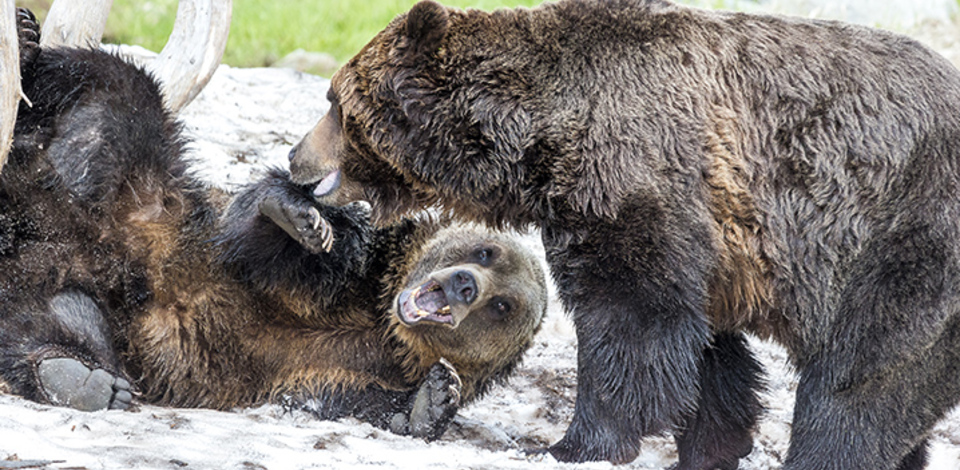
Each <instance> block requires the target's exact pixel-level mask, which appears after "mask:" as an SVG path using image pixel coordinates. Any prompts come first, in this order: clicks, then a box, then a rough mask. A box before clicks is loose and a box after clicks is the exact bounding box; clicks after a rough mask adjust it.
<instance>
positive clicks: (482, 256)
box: [474, 247, 496, 266]
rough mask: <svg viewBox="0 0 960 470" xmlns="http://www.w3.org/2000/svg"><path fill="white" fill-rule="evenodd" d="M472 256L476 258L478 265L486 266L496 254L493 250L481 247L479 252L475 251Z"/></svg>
mask: <svg viewBox="0 0 960 470" xmlns="http://www.w3.org/2000/svg"><path fill="white" fill-rule="evenodd" d="M474 256H475V257H476V259H477V262H478V263H479V264H480V265H482V266H488V265H489V264H490V262H491V261H493V258H494V256H496V252H495V251H494V250H493V248H490V247H482V248H480V249H479V250H477V252H476V254H475V255H474Z"/></svg>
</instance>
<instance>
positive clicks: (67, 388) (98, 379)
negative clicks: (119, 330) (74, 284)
mask: <svg viewBox="0 0 960 470" xmlns="http://www.w3.org/2000/svg"><path fill="white" fill-rule="evenodd" d="M48 313H49V318H50V319H52V320H53V321H54V323H55V324H56V327H57V328H58V329H60V330H62V331H63V332H64V334H65V338H67V339H68V341H65V343H66V344H64V345H51V346H50V347H45V348H44V350H43V352H41V353H39V354H36V356H37V360H36V365H35V374H36V383H37V384H38V385H39V388H40V391H41V392H42V395H43V396H45V397H46V398H47V399H48V400H49V401H50V402H51V403H53V404H55V405H59V406H67V407H70V408H75V409H78V410H81V411H95V410H101V409H106V408H111V409H126V408H128V407H129V406H130V404H131V402H132V399H133V394H132V387H131V385H130V382H128V381H127V380H126V379H124V378H123V377H120V376H119V375H116V374H114V373H112V372H109V371H108V370H107V369H105V368H103V367H100V366H97V365H93V364H92V363H91V361H90V360H88V359H82V358H80V357H79V355H73V354H70V353H69V352H68V351H72V350H78V351H84V352H85V354H86V355H89V356H91V358H92V359H93V361H94V362H100V363H102V364H104V365H107V364H109V366H111V367H113V368H114V369H117V367H118V366H117V361H116V355H115V354H114V351H113V347H112V345H111V343H110V341H109V339H108V334H107V327H106V323H105V319H104V318H103V312H102V311H101V310H100V307H99V306H98V305H97V304H96V302H94V300H93V299H91V298H90V297H89V296H87V295H85V294H83V293H81V292H77V291H65V292H61V293H60V294H57V295H56V296H54V297H53V299H51V300H50V303H49V311H48ZM58 346H60V347H58Z"/></svg>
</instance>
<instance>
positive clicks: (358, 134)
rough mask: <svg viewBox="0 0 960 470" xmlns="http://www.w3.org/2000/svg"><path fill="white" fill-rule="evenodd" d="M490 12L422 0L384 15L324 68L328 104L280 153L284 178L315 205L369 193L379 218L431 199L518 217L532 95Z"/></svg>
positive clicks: (527, 178)
mask: <svg viewBox="0 0 960 470" xmlns="http://www.w3.org/2000/svg"><path fill="white" fill-rule="evenodd" d="M503 13H504V14H506V12H503ZM497 14H498V13H494V14H492V15H493V16H491V14H488V13H484V12H479V11H474V10H468V11H461V10H457V9H448V8H446V7H444V6H442V5H439V4H437V3H435V2H432V1H429V0H424V1H422V2H420V3H418V4H416V5H415V6H414V7H413V8H412V9H411V10H410V11H409V12H408V13H407V14H404V15H400V16H398V17H397V18H396V19H394V20H393V22H391V23H390V24H389V25H388V26H387V28H386V29H384V30H383V31H381V32H380V33H379V34H378V35H377V36H376V37H374V39H373V40H372V41H371V42H370V43H369V44H367V45H366V46H365V47H364V48H363V49H362V50H361V51H360V52H359V53H358V54H357V55H356V56H355V57H354V58H352V59H351V60H350V61H349V62H348V63H347V64H346V65H344V67H342V68H341V69H340V70H339V71H338V72H337V73H336V74H335V75H334V76H333V78H332V80H331V86H330V90H329V93H328V97H327V98H328V99H329V101H330V109H329V111H328V112H327V114H326V115H325V116H323V118H322V119H321V120H320V121H319V123H318V124H317V125H316V127H315V128H314V129H313V130H311V131H310V132H309V133H308V134H307V135H306V136H305V137H304V138H303V140H302V141H301V142H300V143H298V144H297V145H296V146H295V147H294V149H293V150H292V151H291V153H290V159H291V161H290V170H291V174H292V176H293V179H294V181H295V182H297V183H298V184H305V185H315V186H314V187H315V190H314V195H315V196H316V197H317V198H318V200H319V201H320V202H321V203H325V204H344V203H347V202H350V201H354V200H358V199H362V200H367V201H369V202H370V203H371V204H372V206H373V208H374V213H373V219H374V221H376V222H377V223H384V222H389V221H392V220H395V219H396V218H397V217H399V216H401V215H403V214H405V213H407V212H409V210H411V209H417V208H423V207H426V206H429V205H432V204H434V203H437V202H441V203H443V204H444V206H445V207H446V208H447V209H451V210H453V212H455V213H456V214H457V215H458V216H461V217H464V218H466V219H470V220H476V221H483V222H492V223H493V224H494V225H497V226H500V225H502V221H504V220H508V221H518V222H520V223H523V222H526V221H525V220H518V219H523V216H522V215H523V214H530V213H532V212H534V210H535V209H536V208H535V207H531V205H535V204H536V203H537V202H536V201H533V200H531V198H529V197H528V196H529V194H531V191H526V190H525V187H526V186H530V185H532V184H536V183H537V181H540V180H542V178H541V175H539V174H537V172H531V171H528V170H526V168H527V167H536V166H542V165H528V164H527V163H529V162H528V161H526V160H529V159H531V158H532V159H536V158H537V152H530V151H528V150H529V149H530V148H531V147H532V144H533V138H532V136H533V135H534V132H533V129H531V126H532V122H533V119H532V117H531V115H530V114H529V112H528V109H532V106H530V105H529V102H530V101H531V100H533V99H535V93H533V92H532V91H531V90H532V88H531V86H530V82H529V80H528V77H525V76H524V75H523V74H522V69H523V67H522V65H523V62H525V59H523V58H521V57H517V58H514V57H513V56H512V55H511V52H510V50H511V48H512V47H515V45H514V44H511V42H510V41H509V38H504V37H501V36H498V35H497V32H496V29H495V28H491V27H488V25H486V24H485V23H488V22H490V21H493V20H491V18H493V17H494V16H496V15H497ZM512 61H516V63H513V62H512ZM533 193H536V192H533Z"/></svg>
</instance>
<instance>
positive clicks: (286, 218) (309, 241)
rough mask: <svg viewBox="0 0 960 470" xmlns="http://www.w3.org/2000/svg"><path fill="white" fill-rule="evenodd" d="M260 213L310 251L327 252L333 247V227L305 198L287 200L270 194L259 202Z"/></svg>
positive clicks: (315, 252)
mask: <svg viewBox="0 0 960 470" xmlns="http://www.w3.org/2000/svg"><path fill="white" fill-rule="evenodd" d="M260 213H261V214H263V215H265V216H267V217H268V218H270V220H272V221H273V223H275V224H277V226H278V227H280V228H281V229H283V231H284V232H287V234H288V235H290V236H291V237H293V239H294V240H296V241H297V242H298V243H300V244H301V245H303V247H304V248H306V249H307V250H308V251H310V252H311V253H314V254H317V253H321V252H324V253H329V252H330V250H331V249H333V242H334V236H333V227H332V226H330V223H329V222H327V220H326V219H324V218H323V217H322V216H321V215H320V211H319V210H317V208H316V207H314V206H313V204H312V203H311V202H310V201H308V200H306V199H304V200H302V201H288V200H281V198H279V197H274V196H270V197H267V198H264V200H263V201H261V202H260Z"/></svg>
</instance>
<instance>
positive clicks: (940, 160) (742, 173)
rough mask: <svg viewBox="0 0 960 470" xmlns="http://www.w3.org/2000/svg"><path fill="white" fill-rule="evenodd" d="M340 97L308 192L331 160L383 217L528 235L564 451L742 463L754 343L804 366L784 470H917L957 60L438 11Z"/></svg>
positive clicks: (946, 337)
mask: <svg viewBox="0 0 960 470" xmlns="http://www.w3.org/2000/svg"><path fill="white" fill-rule="evenodd" d="M894 77H895V78H894ZM331 98H332V100H333V109H334V110H335V114H334V113H331V114H329V115H328V116H327V117H325V118H324V120H323V121H321V123H320V124H319V125H318V126H317V127H316V129H315V130H314V131H312V132H311V134H310V135H308V136H307V137H306V138H305V139H304V140H303V142H301V143H300V144H299V145H298V148H297V153H296V156H295V157H294V159H293V162H292V164H291V169H292V173H293V177H294V179H295V180H296V181H298V182H301V183H304V184H307V183H311V182H314V181H317V180H319V178H320V177H322V176H323V174H324V173H325V172H326V171H328V170H329V169H332V168H339V169H341V170H342V172H343V176H344V179H345V181H346V183H345V184H344V186H343V188H345V191H341V192H340V193H339V194H336V195H333V196H331V197H330V198H329V200H331V201H335V202H345V201H349V200H352V199H356V198H363V199H368V200H370V201H372V202H373V205H374V211H375V217H376V218H377V219H378V220H380V221H387V220H390V219H391V218H392V217H395V216H396V214H402V213H403V211H404V210H406V209H415V208H418V207H421V206H422V205H426V204H432V203H434V202H438V201H439V202H441V203H442V204H443V205H444V207H445V208H446V209H448V210H450V211H452V212H453V213H455V214H457V215H459V216H461V217H464V218H467V219H471V220H477V221H483V222H486V223H489V224H493V225H497V226H500V225H505V224H506V225H516V226H526V225H535V226H537V227H539V228H540V230H541V233H542V235H543V242H544V246H545V247H546V250H547V259H548V262H549V264H550V265H551V267H552V271H553V275H554V280H555V281H556V283H557V286H558V289H559V295H560V298H561V299H562V301H563V303H564V305H565V306H566V308H567V310H568V311H570V312H571V313H572V314H573V317H574V321H575V324H576V328H577V333H578V335H577V336H578V395H577V403H576V410H575V414H574V418H573V421H572V423H571V425H570V428H569V429H568V431H567V433H566V436H565V437H564V439H563V440H561V441H560V442H559V443H557V444H556V445H554V446H553V447H552V448H551V449H550V452H551V453H552V454H553V455H554V456H555V457H557V458H558V459H560V460H563V461H584V460H600V459H605V460H610V461H613V462H628V461H631V460H632V459H633V458H634V457H635V456H636V455H637V453H638V450H639V446H640V438H641V436H646V435H651V434H657V433H661V432H667V431H674V432H675V434H676V435H677V442H678V451H679V455H680V462H679V466H678V468H681V469H689V468H735V467H736V465H737V462H738V460H739V458H741V457H743V456H744V455H746V454H747V453H748V452H749V450H750V447H751V442H752V440H751V437H750V434H751V432H752V430H753V428H754V426H755V424H756V419H757V415H758V414H759V413H760V411H761V409H760V404H759V400H758V398H757V393H758V392H759V390H760V388H761V381H760V375H761V370H760V367H759V365H758V364H757V363H756V361H755V360H754V359H753V358H752V356H751V353H750V352H749V350H748V349H747V348H746V346H745V343H744V339H743V336H742V335H743V332H751V333H755V334H758V335H760V336H762V337H769V338H772V339H774V340H776V341H778V342H780V343H781V344H783V345H784V346H785V347H786V348H787V350H788V351H789V354H790V357H791V358H792V360H793V362H794V364H795V365H796V366H797V369H798V371H799V372H800V386H799V389H798V392H797V394H798V399H797V408H796V410H797V411H796V412H795V415H794V421H793V436H792V440H791V446H790V451H789V453H788V455H787V457H786V461H785V465H784V466H785V468H789V469H800V468H803V469H807V468H818V469H819V468H822V469H828V468H837V469H841V468H842V469H846V468H871V469H894V468H901V469H907V468H922V467H923V465H924V464H925V461H926V440H927V436H928V435H929V432H930V429H931V427H932V426H933V424H934V423H935V422H936V421H937V420H938V419H940V417H942V416H943V414H944V413H945V412H946V411H947V410H949V409H950V408H951V407H953V406H954V405H955V404H956V403H957V401H958V397H960V383H958V382H957V381H956V380H955V376H956V374H955V373H954V372H955V370H956V367H957V364H958V355H960V348H958V346H957V344H960V343H957V341H956V339H957V337H958V335H960V294H958V293H957V289H956V287H957V286H958V284H960V225H958V220H960V200H958V197H957V194H958V190H960V178H958V176H957V175H958V168H960V149H958V147H957V145H955V144H956V142H958V141H960V113H958V109H960V74H958V73H957V70H956V69H955V68H954V67H953V66H952V65H950V64H949V63H948V62H947V61H946V60H944V59H943V58H942V57H939V56H937V55H936V54H935V53H933V52H932V51H930V50H929V49H927V48H925V47H923V46H921V45H920V44H917V43H916V42H914V41H912V40H910V39H908V38H905V37H902V36H899V35H895V34H892V33H888V32H883V31H878V30H873V29H868V28H864V27H858V26H852V25H845V24H841V23H835V22H824V21H813V20H803V19H791V18H781V17H774V16H755V15H748V14H740V13H727V12H708V11H703V10H696V9H691V8H686V7H681V6H677V5H673V4H671V3H669V2H666V1H661V0H612V1H598V0H563V1H560V2H557V3H545V4H543V5H541V6H539V7H537V8H534V9H524V8H518V9H512V10H506V9H502V10H497V11H495V12H492V13H486V12H481V11H476V10H466V11H462V10H457V9H452V8H445V7H442V6H440V5H438V4H436V3H433V2H430V1H424V2H421V3H418V4H417V5H415V6H414V7H413V8H412V9H411V11H410V12H409V13H408V14H405V15H401V16H399V17H398V18H397V19H395V20H394V21H393V22H392V23H391V24H390V25H389V26H388V27H387V28H385V29H384V31H382V32H381V33H379V34H378V35H377V36H376V37H375V38H374V39H373V40H372V41H371V42H370V43H369V44H368V45H367V46H365V47H364V48H363V49H362V50H361V51H360V52H359V53H358V54H357V55H356V56H355V57H354V58H353V59H351V60H350V62H348V63H347V64H346V66H345V67H343V68H342V69H341V70H340V71H339V72H338V73H337V74H336V75H335V76H334V77H333V79H332V92H331ZM318 149H326V150H324V151H319V150H318ZM330 149H335V151H331V150H330ZM356 188H360V189H356Z"/></svg>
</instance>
